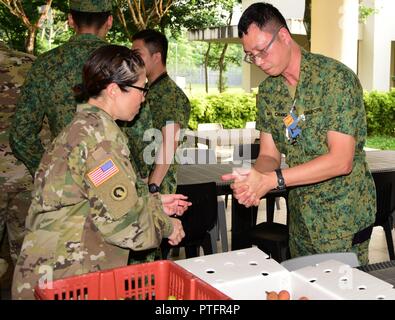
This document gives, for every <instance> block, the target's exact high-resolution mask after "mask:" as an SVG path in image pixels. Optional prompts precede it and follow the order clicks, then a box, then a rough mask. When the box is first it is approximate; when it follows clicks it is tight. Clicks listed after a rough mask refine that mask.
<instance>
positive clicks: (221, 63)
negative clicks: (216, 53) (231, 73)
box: [218, 43, 228, 93]
mask: <svg viewBox="0 0 395 320" xmlns="http://www.w3.org/2000/svg"><path fill="white" fill-rule="evenodd" d="M227 49H228V44H227V43H225V45H224V47H223V48H222V52H221V56H220V58H219V79H218V91H219V93H222V92H224V91H225V81H224V71H225V70H224V69H225V64H224V62H225V54H226V50H227Z"/></svg>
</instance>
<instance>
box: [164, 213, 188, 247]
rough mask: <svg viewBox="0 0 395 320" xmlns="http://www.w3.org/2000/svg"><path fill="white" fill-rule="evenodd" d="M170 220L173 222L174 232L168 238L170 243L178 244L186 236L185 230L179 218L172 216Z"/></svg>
mask: <svg viewBox="0 0 395 320" xmlns="http://www.w3.org/2000/svg"><path fill="white" fill-rule="evenodd" d="M170 220H171V222H172V223H173V233H172V234H171V235H170V236H169V238H168V239H169V244H170V245H172V246H176V245H177V244H179V243H180V242H181V240H182V239H183V238H184V237H185V232H184V228H183V227H182V223H181V221H180V220H179V219H175V218H170Z"/></svg>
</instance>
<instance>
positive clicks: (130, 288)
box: [35, 260, 230, 300]
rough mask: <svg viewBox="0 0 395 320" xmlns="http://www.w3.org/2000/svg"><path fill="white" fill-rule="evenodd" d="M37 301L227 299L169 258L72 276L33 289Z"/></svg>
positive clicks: (227, 298)
mask: <svg viewBox="0 0 395 320" xmlns="http://www.w3.org/2000/svg"><path fill="white" fill-rule="evenodd" d="M35 296H36V299H38V300H119V299H131V300H167V299H168V297H169V296H174V297H176V298H177V300H230V298H229V297H228V296H227V295H225V294H223V293H222V292H220V291H218V290H217V289H215V288H214V287H212V286H211V285H209V284H208V283H206V282H204V281H203V280H201V279H199V278H198V277H196V276H194V275H193V274H192V273H190V272H189V271H187V270H185V269H184V268H182V267H180V266H179V265H177V264H175V263H174V262H173V261H170V260H160V261H155V262H149V263H142V264H136V265H130V266H126V267H122V268H115V269H110V270H105V271H98V272H92V273H87V274H83V275H79V276H72V277H68V278H64V279H59V280H56V281H53V282H52V283H48V284H47V285H46V288H44V289H42V288H39V287H38V286H37V287H36V288H35Z"/></svg>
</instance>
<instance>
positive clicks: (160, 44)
mask: <svg viewBox="0 0 395 320" xmlns="http://www.w3.org/2000/svg"><path fill="white" fill-rule="evenodd" d="M135 40H143V41H144V43H145V44H146V45H147V48H148V51H149V52H150V53H151V54H154V53H157V52H160V54H161V55H162V63H163V65H166V60H167V48H168V46H169V44H168V41H167V38H166V36H165V35H164V34H163V33H160V32H159V31H156V30H152V29H146V30H142V31H139V32H137V33H135V34H134V35H133V37H132V41H135Z"/></svg>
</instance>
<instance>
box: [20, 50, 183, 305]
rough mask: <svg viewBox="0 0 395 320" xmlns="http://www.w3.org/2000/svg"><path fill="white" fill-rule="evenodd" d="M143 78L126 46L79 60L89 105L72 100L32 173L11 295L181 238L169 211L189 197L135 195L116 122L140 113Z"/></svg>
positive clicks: (178, 209)
mask: <svg viewBox="0 0 395 320" xmlns="http://www.w3.org/2000/svg"><path fill="white" fill-rule="evenodd" d="M145 80H146V74H145V69H144V63H143V60H142V59H141V57H140V56H139V55H138V54H137V53H136V52H135V51H132V50H130V49H128V48H126V47H122V46H116V45H109V46H104V47H101V48H100V49H97V50H96V51H95V52H94V53H93V54H92V56H91V57H90V59H89V60H88V61H87V63H86V64H85V66H84V69H83V85H81V86H79V87H78V88H76V89H77V90H76V91H78V92H77V93H78V95H79V97H80V98H84V99H88V103H87V104H80V105H78V109H77V113H76V115H75V117H74V119H73V121H72V122H71V123H70V124H69V125H68V126H67V127H66V128H65V129H64V130H63V131H62V132H61V133H60V134H59V136H58V137H57V138H56V139H55V140H54V141H53V143H52V146H51V147H50V148H49V150H48V151H47V153H46V154H45V155H44V157H43V159H42V161H41V163H40V166H39V169H38V171H37V173H36V177H35V186H34V187H35V191H34V193H33V201H32V205H31V207H30V209H29V215H28V218H27V223H26V226H27V229H28V233H27V235H26V237H25V239H24V243H23V247H22V251H21V254H20V256H19V259H18V263H17V266H16V269H15V273H14V281H13V298H14V299H15V298H20V299H32V298H33V289H34V287H35V286H36V285H37V284H39V285H40V284H43V283H44V282H45V281H50V280H53V279H59V278H64V277H66V276H71V275H75V274H82V273H87V272H93V271H98V270H103V269H109V268H113V267H119V266H122V265H126V264H127V259H128V254H129V250H130V249H133V250H136V251H139V250H145V249H149V248H155V247H158V246H159V245H160V243H161V240H162V238H167V237H168V238H169V242H170V243H171V244H174V245H175V244H177V243H179V242H180V241H181V239H182V238H183V237H184V231H183V229H182V225H181V223H180V221H179V220H177V219H174V218H170V217H168V215H171V214H174V213H176V214H179V215H181V214H183V212H184V211H185V210H186V208H187V206H188V205H190V203H189V202H186V201H185V199H186V197H184V196H182V195H165V196H156V195H147V196H145V197H138V195H137V193H136V188H135V183H136V174H135V172H134V171H133V169H132V166H131V163H130V160H129V154H130V151H129V149H128V147H127V142H128V141H127V138H126V137H125V135H124V134H123V133H122V132H121V130H120V129H119V127H118V126H117V124H116V123H115V120H117V119H120V120H124V121H130V120H132V119H133V117H134V116H135V115H136V114H137V113H138V111H139V107H140V103H141V102H142V101H144V94H145V93H146V89H144V83H145Z"/></svg>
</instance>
